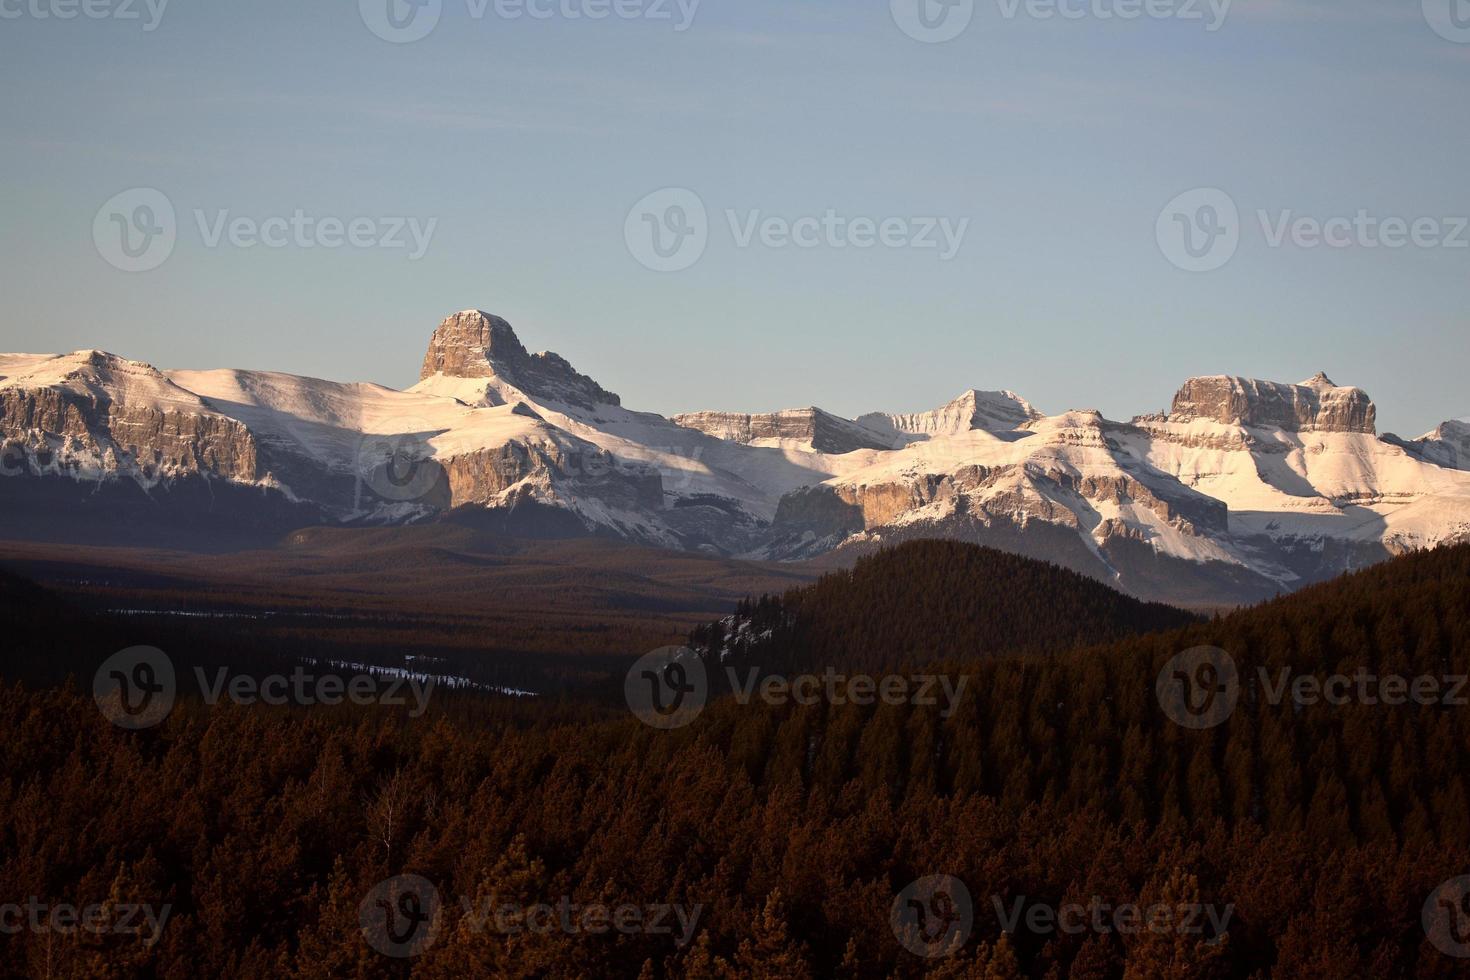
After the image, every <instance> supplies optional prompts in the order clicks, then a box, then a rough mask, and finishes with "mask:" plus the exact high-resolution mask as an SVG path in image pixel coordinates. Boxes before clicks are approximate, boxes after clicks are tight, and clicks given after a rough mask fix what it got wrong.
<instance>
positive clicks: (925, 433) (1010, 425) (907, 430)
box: [858, 389, 1042, 438]
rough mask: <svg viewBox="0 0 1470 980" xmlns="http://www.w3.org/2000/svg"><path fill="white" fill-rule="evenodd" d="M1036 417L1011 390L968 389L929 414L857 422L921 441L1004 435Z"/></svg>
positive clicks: (876, 417)
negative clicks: (976, 434) (975, 433)
mask: <svg viewBox="0 0 1470 980" xmlns="http://www.w3.org/2000/svg"><path fill="white" fill-rule="evenodd" d="M1040 418H1042V415H1041V413H1040V412H1038V411H1037V410H1036V409H1034V408H1032V407H1031V404H1030V403H1029V402H1027V401H1026V399H1024V398H1022V397H1021V396H1020V395H1018V394H1016V393H1015V392H1014V391H976V390H973V389H972V390H970V391H966V392H964V393H963V394H961V395H960V396H959V397H958V398H956V399H955V400H954V401H952V402H950V403H949V404H948V405H944V406H942V407H941V408H936V409H934V410H933V411H932V412H917V413H915V414H911V415H890V414H887V413H883V412H874V413H873V414H871V415H863V416H860V417H859V418H858V423H859V424H861V425H864V426H867V427H868V428H871V429H874V430H877V431H879V432H885V433H886V432H896V433H904V434H906V435H909V436H917V437H920V438H924V437H932V436H943V435H955V434H957V433H961V432H971V431H975V430H982V431H986V432H1007V431H1010V430H1012V429H1018V428H1020V427H1021V426H1022V425H1024V424H1026V423H1027V422H1034V421H1036V420H1037V419H1040Z"/></svg>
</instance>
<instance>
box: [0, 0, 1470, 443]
mask: <svg viewBox="0 0 1470 980" xmlns="http://www.w3.org/2000/svg"><path fill="white" fill-rule="evenodd" d="M55 2H56V0H0V7H3V8H4V9H5V10H6V11H11V12H14V11H19V12H20V13H21V16H19V17H18V18H6V19H0V82H3V84H4V86H5V91H6V93H7V94H6V98H5V100H4V101H3V103H0V174H3V183H0V214H3V216H4V217H3V221H4V223H3V232H0V296H3V317H4V319H3V322H0V349H5V350H27V351H60V350H71V349H75V348H80V347H102V348H105V349H108V350H111V351H114V352H116V353H119V354H123V355H126V356H129V357H133V358H137V359H140V360H146V361H149V362H152V363H155V364H158V365H159V366H161V367H191V368H192V367H224V366H229V367H250V368H262V369H272V370H283V371H290V372H293V373H297V374H308V375H315V376H319V377H328V378H332V379H336V380H371V381H377V382H381V383H383V384H388V385H392V386H395V387H403V386H406V385H409V384H411V383H413V382H414V381H415V380H416V379H417V373H418V366H419V363H420V361H421V359H422V357H423V352H424V348H425V344H426V342H427V340H428V337H429V334H430V333H431V331H432V330H433V328H434V326H435V324H436V323H437V322H438V320H439V319H440V318H441V317H443V316H444V315H446V314H448V313H450V312H453V311H456V310H459V309H464V308H468V307H479V308H483V309H487V310H490V311H493V312H496V313H499V314H501V315H504V316H506V317H507V318H508V319H510V320H511V322H512V323H514V324H515V326H516V328H517V330H518V332H519V333H520V335H521V338H522V340H524V341H525V343H526V344H527V346H529V347H530V348H532V349H533V350H540V349H552V350H556V351H558V352H560V353H562V354H563V355H565V356H567V357H568V358H569V359H571V360H572V362H573V363H574V364H575V365H577V367H578V368H579V369H581V370H583V371H586V372H588V373H590V374H592V375H594V376H595V377H596V378H597V379H598V380H599V381H600V382H601V383H602V384H603V385H604V386H606V387H608V388H610V389H612V390H615V391H619V392H621V393H622V394H623V396H624V400H625V402H626V403H628V404H629V405H630V406H632V407H636V408H643V409H648V410H652V411H658V412H662V413H665V414H672V413H674V412H679V411H688V410H693V409H700V408H707V409H740V410H747V411H755V410H770V409H775V408H782V407H794V406H798V405H806V404H812V403H815V404H819V405H821V406H823V407H826V408H828V409H831V410H833V411H837V412H841V413H844V414H848V415H856V414H858V413H861V412H866V411H873V410H893V411H898V410H905V411H909V410H916V409H923V408H929V407H933V406H935V405H937V404H940V403H942V402H944V401H946V400H948V399H949V398H950V397H952V396H954V395H955V394H957V393H958V392H959V391H960V390H962V389H964V388H967V387H980V388H1012V389H1015V390H1016V391H1019V392H1020V393H1022V394H1023V395H1025V396H1026V397H1028V398H1029V399H1031V400H1032V401H1033V402H1034V403H1036V404H1037V406H1038V407H1040V408H1042V409H1043V410H1045V411H1048V412H1058V411H1062V410H1064V409H1067V408H1074V407H1078V408H1080V407H1088V408H1100V409H1102V410H1103V411H1104V412H1105V414H1107V415H1109V416H1110V417H1113V418H1127V417H1129V416H1131V415H1133V414H1135V413H1139V412H1145V411H1156V410H1159V409H1162V408H1164V407H1165V406H1166V405H1167V403H1168V400H1169V398H1170V396H1171V395H1172V393H1173V391H1174V390H1175V389H1176V388H1177V387H1178V385H1179V383H1180V382H1181V381H1183V379H1184V378H1186V377H1188V376H1190V375H1194V374H1211V373H1239V374H1248V375H1253V376H1257V377H1264V378H1270V379H1275V380H1287V381H1295V380H1300V379H1302V378H1305V377H1308V376H1310V375H1311V374H1313V373H1314V372H1316V371H1318V370H1326V371H1327V372H1328V373H1329V374H1330V375H1332V376H1333V378H1334V379H1335V380H1337V381H1338V382H1339V383H1344V384H1358V385H1361V386H1363V387H1365V388H1367V389H1368V390H1369V391H1370V392H1371V393H1372V394H1373V396H1374V397H1375V399H1376V400H1377V401H1378V403H1379V407H1380V419H1381V428H1383V429H1385V430H1389V431H1399V432H1401V433H1403V434H1414V435H1417V434H1418V433H1420V432H1422V431H1424V430H1426V429H1428V428H1430V427H1432V426H1433V425H1435V424H1437V423H1438V422H1439V421H1442V420H1444V419H1447V418H1452V417H1461V416H1466V415H1470V390H1467V385H1466V383H1465V380H1464V379H1465V366H1466V364H1467V363H1470V339H1467V338H1470V329H1467V326H1470V248H1458V249H1456V248H1446V247H1437V248H1421V247H1413V246H1410V247H1405V248H1402V249H1397V250H1388V249H1383V248H1378V249H1368V248H1357V247H1355V248H1348V249H1333V248H1301V247H1296V246H1292V245H1290V244H1288V245H1286V246H1284V247H1280V248H1273V247H1271V246H1270V245H1269V244H1268V242H1267V239H1266V235H1265V234H1264V233H1263V231H1262V229H1261V227H1260V225H1259V222H1258V220H1257V218H1256V212H1257V210H1258V209H1266V210H1267V211H1269V212H1271V214H1272V216H1273V220H1275V218H1276V216H1277V215H1279V213H1280V212H1281V211H1284V210H1287V209H1290V210H1291V211H1292V212H1294V213H1295V214H1298V215H1309V216H1313V217H1315V218H1318V219H1329V218H1333V217H1338V216H1346V217H1352V216H1354V215H1355V214H1357V212H1359V211H1360V210H1366V211H1367V212H1368V213H1369V214H1370V215H1372V216H1374V217H1376V218H1393V217H1399V218H1404V219H1409V220H1412V219H1416V218H1421V217H1425V216H1429V217H1435V218H1453V217H1456V216H1470V181H1467V180H1466V174H1467V169H1466V165H1467V162H1470V152H1467V149H1470V44H1457V43H1453V42H1451V41H1449V40H1446V39H1444V38H1442V37H1441V36H1439V35H1438V34H1436V33H1435V31H1433V30H1432V29H1431V28H1430V26H1429V24H1428V23H1427V21H1426V18H1425V15H1424V13H1423V11H1422V10H1421V6H1420V0H1412V2H1386V0H1385V2H1369V0H1323V2H1313V0H1236V2H1235V3H1234V4H1233V6H1232V8H1231V10H1230V11H1229V14H1228V17H1227V19H1226V21H1225V23H1224V25H1223V26H1222V27H1221V28H1220V29H1219V30H1218V31H1214V32H1209V31H1207V30H1206V29H1205V26H1204V24H1203V23H1201V22H1199V21H1184V20H1180V19H1177V18H1174V19H1168V20H1149V19H1140V20H1137V21H1129V22H1121V21H1117V20H1112V21H1103V20H1100V19H1098V18H1097V17H1096V16H1093V15H1092V14H1091V13H1089V14H1088V16H1086V17H1084V18H1082V19H1078V20H1064V19H1061V18H1054V19H1037V18H1033V17H1029V16H1027V15H1026V14H1025V13H1024V12H1022V13H1020V14H1018V15H1017V16H1015V17H1011V18H1008V17H1006V16H1005V15H1004V13H1003V9H1004V7H1003V4H1002V0H978V2H977V8H978V9H977V11H976V13H975V16H974V21H973V23H972V24H971V25H970V27H969V29H968V30H967V31H966V32H965V33H963V34H962V35H960V36H959V37H958V38H956V39H954V40H952V41H949V42H947V43H944V44H925V43H920V42H918V41H915V40H913V39H911V38H910V37H908V36H906V35H905V34H904V33H903V32H902V31H901V30H900V29H899V28H898V27H897V26H896V24H895V19H894V17H893V16H892V14H891V12H890V9H889V3H888V0H802V2H793V0H785V2H774V0H703V2H702V3H701V4H700V6H699V9H698V11H697V14H696V16H695V19H694V22H693V23H692V25H691V26H690V27H689V29H688V30H686V31H683V32H676V31H675V30H674V29H673V27H672V26H671V24H670V23H669V22H667V21H654V20H649V19H635V20H620V19H616V18H614V19H609V20H604V21H596V22H594V21H588V20H577V21H573V20H568V19H565V18H562V17H556V18H553V19H550V20H544V21H536V20H530V19H522V20H518V21H507V20H504V19H500V18H497V17H496V16H495V15H494V14H493V12H492V13H490V14H488V15H487V16H485V17H484V18H483V19H479V20H476V19H474V18H472V17H471V16H470V14H469V12H468V7H467V0H443V4H444V6H443V12H442V17H441V20H440V22H439V24H438V26H437V28H436V29H435V30H434V32H433V33H432V34H430V35H429V36H428V37H427V38H425V39H423V40H421V41H418V42H416V43H410V44H391V43H387V42H385V41H383V40H381V39H379V38H378V37H376V36H374V34H373V33H372V32H371V31H370V30H369V29H368V28H367V26H365V23H364V20H363V18H362V16H361V14H360V11H359V8H358V4H357V3H356V2H354V0H331V2H323V3H305V2H301V0H293V2H286V0H252V2H250V3H219V2H214V3H204V2H199V0H172V2H170V3H169V5H168V7H167V8H166V10H165V11H164V13H163V16H162V18H161V20H160V21H159V23H158V25H157V27H156V29H155V30H152V31H145V30H143V23H145V22H146V21H147V20H148V18H149V16H150V15H149V14H148V13H147V8H146V6H145V4H144V3H143V2H142V0H139V2H138V4H137V8H136V9H138V10H139V11H140V12H141V13H142V20H141V21H136V20H135V21H128V20H120V19H114V18H109V19H103V20H90V19H87V18H77V19H75V20H70V21H59V20H56V19H51V18H48V19H38V18H37V17H35V16H34V13H33V11H32V9H31V6H33V5H37V4H39V5H41V6H43V7H46V5H48V4H51V3H55ZM94 2H98V3H105V2H107V0H94ZM116 2H121V0H116ZM155 2H156V0H155ZM383 2H386V0H383ZM566 2H568V3H577V2H580V3H585V2H586V0H566ZM630 2H634V3H636V2H639V0H630ZM642 2H645V3H647V2H651V0H642ZM1073 2H1077V0H1073ZM1124 2H1126V0H1124ZM1176 2H1178V3H1182V2H1184V0H1176ZM1429 2H1430V3H1433V2H1436V0H1429ZM1445 2H1449V0H1445ZM1456 2H1461V3H1465V0H1456ZM1088 3H1098V4H1102V5H1104V6H1109V5H1116V3H1117V0H1088ZM1202 6H1203V4H1202ZM1466 6H1467V7H1470V3H1467V4H1466ZM405 9H406V8H405ZM493 9H494V8H493V5H492V8H491V10H492V11H493ZM1023 11H1024V8H1023ZM1465 13H1466V14H1467V16H1470V10H1466V11H1465ZM676 17H677V15H676ZM137 187H146V188H156V189H158V190H160V191H162V192H163V193H164V194H165V195H166V196H167V197H168V199H169V200H170V201H171V202H172V203H173V205H174V206H175V207H176V209H177V213H178V242H177V246H176V248H175V250H174V252H173V253H172V255H171V256H170V257H169V259H168V260H167V261H166V262H165V263H164V264H163V265H162V266H160V267H159V268H156V269H154V270H152V271H148V272H141V273H125V272H121V271H118V270H117V269H115V268H114V267H113V266H111V265H109V264H108V263H107V262H106V261H104V260H103V258H102V257H101V256H100V255H99V251H98V249H97V248H96V247H95V246H94V243H93V220H94V216H96V215H97V213H98V209H99V208H100V207H101V206H102V205H103V203H104V202H106V201H108V199H109V198H111V197H112V196H113V195H115V194H118V193H119V192H121V191H124V190H127V189H130V188H137ZM665 187H683V188H688V189H691V190H693V191H695V192H697V193H698V195H699V196H700V198H701V199H702V200H703V201H704V203H705V204H706V205H707V207H708V212H709V215H710V219H711V220H710V224H711V229H710V240H709V246H708V249H707V251H706V252H705V254H704V255H703V257H702V259H701V260H700V261H699V262H698V263H697V264H695V265H694V266H693V267H692V268H690V269H687V270H685V271H680V272H671V273H659V272H654V271H650V270H648V269H646V268H645V267H644V266H642V265H640V264H639V262H638V261H636V260H635V259H634V257H633V255H632V254H631V253H630V251H629V248H628V246H627V244H626V243H625V240H624V223H625V219H626V218H627V216H628V213H629V209H630V208H632V206H633V205H634V203H635V202H637V201H638V200H639V199H640V198H642V197H644V195H647V194H649V193H650V192H653V191H656V190H658V189H660V188H665ZM1200 187H1217V188H1221V189H1223V190H1225V191H1227V192H1228V193H1229V195H1230V197H1231V198H1232V199H1233V200H1234V202H1235V203H1236V204H1237V205H1238V206H1239V209H1240V212H1241V214H1242V216H1243V226H1244V227H1243V231H1242V235H1241V241H1240V245H1239V248H1238V251H1237V253H1236V254H1235V256H1234V258H1233V260H1231V261H1230V262H1229V263H1228V264H1227V265H1226V266H1225V267H1224V268H1222V269H1220V270H1218V271H1214V272H1209V273H1191V272H1185V271H1181V270H1180V269H1177V268H1175V267H1174V265H1172V264H1171V263H1170V262H1169V260H1168V259H1166V257H1165V255H1164V253H1163V252H1162V251H1161V249H1160V246H1159V244H1158V241H1157V240H1156V234H1155V225H1156V220H1157V219H1158V217H1159V214H1160V211H1161V209H1163V208H1164V207H1165V205H1166V204H1167V203H1168V202H1169V201H1170V200H1171V199H1172V198H1174V197H1175V196H1176V195H1179V194H1181V193H1182V192H1185V191H1189V190H1191V189H1193V188H1200ZM298 208H300V209H302V210H303V211H305V212H306V213H307V214H309V215H312V216H314V217H335V218H339V219H342V220H344V221H346V220H350V219H352V218H356V217H371V218H374V219H383V218H390V217H398V216H403V217H414V218H417V219H419V220H420V221H427V220H429V219H437V221H438V224H437V227H436V228H435V230H434V235H433V238H432V240H431V242H430V245H429V248H428V251H427V253H426V254H425V255H424V257H423V258H422V259H420V260H418V261H410V260H409V259H408V257H407V255H406V254H405V251H404V250H385V249H376V248H374V249H353V248H341V249H336V250H323V249H320V248H318V249H312V250H306V249H301V248H298V247H295V246H294V245H288V246H287V247H284V248H279V249H271V248H263V247H257V248H254V249H249V250H244V249H240V248H237V247H232V246H230V245H229V244H228V243H224V244H221V245H219V246H218V247H213V248H211V247H208V246H207V244H206V242H205V240H204V236H203V235H202V234H201V232H200V230H199V229H198V227H197V222H196V219H195V217H194V211H195V210H196V209H198V210H202V211H204V212H206V214H207V215H208V216H210V220H214V219H215V218H216V217H217V215H218V212H220V211H222V210H226V209H227V210H228V211H229V212H230V215H231V216H232V217H233V216H240V215H244V216H248V217H251V218H253V219H257V220H263V219H266V218H269V217H272V216H290V215H291V214H292V213H293V212H294V211H295V210H296V209H298ZM727 209H734V210H736V211H737V212H739V213H740V214H741V216H742V218H743V217H744V216H745V215H746V214H747V213H748V212H750V211H754V210H759V211H761V212H762V213H763V214H767V215H776V216H780V217H783V218H787V219H796V218H799V217H802V216H807V215H814V216H820V215H822V214H823V213H824V212H826V211H827V210H828V209H832V210H834V211H836V212H837V213H839V214H840V215H843V216H848V217H865V218H871V219H874V220H880V219H884V218H889V217H904V218H920V217H928V216H934V217H944V218H949V219H951V220H954V221H958V220H962V219H969V222H970V225H969V228H968V231H967V234H966V237H965V239H964V241H963V246H962V248H961V249H960V251H959V253H958V255H957V256H956V257H955V258H954V259H953V260H951V261H948V262H945V261H941V260H940V258H939V256H938V255H937V254H936V253H935V252H934V251H932V250H918V249H891V248H874V249H869V250H857V249H853V248H848V249H840V250H839V249H834V248H830V247H826V246H821V247H817V248H812V249H797V248H771V247H766V246H762V245H760V244H755V245H752V246H751V247H747V248H740V247H738V246H737V244H736V241H735V238H734V236H733V235H732V233H731V231H730V229H729V228H728V226H727V221H726V218H725V211H726V210H727ZM1452 224H1453V223H1449V224H1448V225H1446V226H1444V227H1445V229H1446V231H1447V232H1448V231H1451V230H1453V228H1452ZM1459 237H1460V238H1462V239H1464V240H1466V241H1467V242H1470V232H1466V233H1464V234H1463V235H1461V236H1459Z"/></svg>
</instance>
